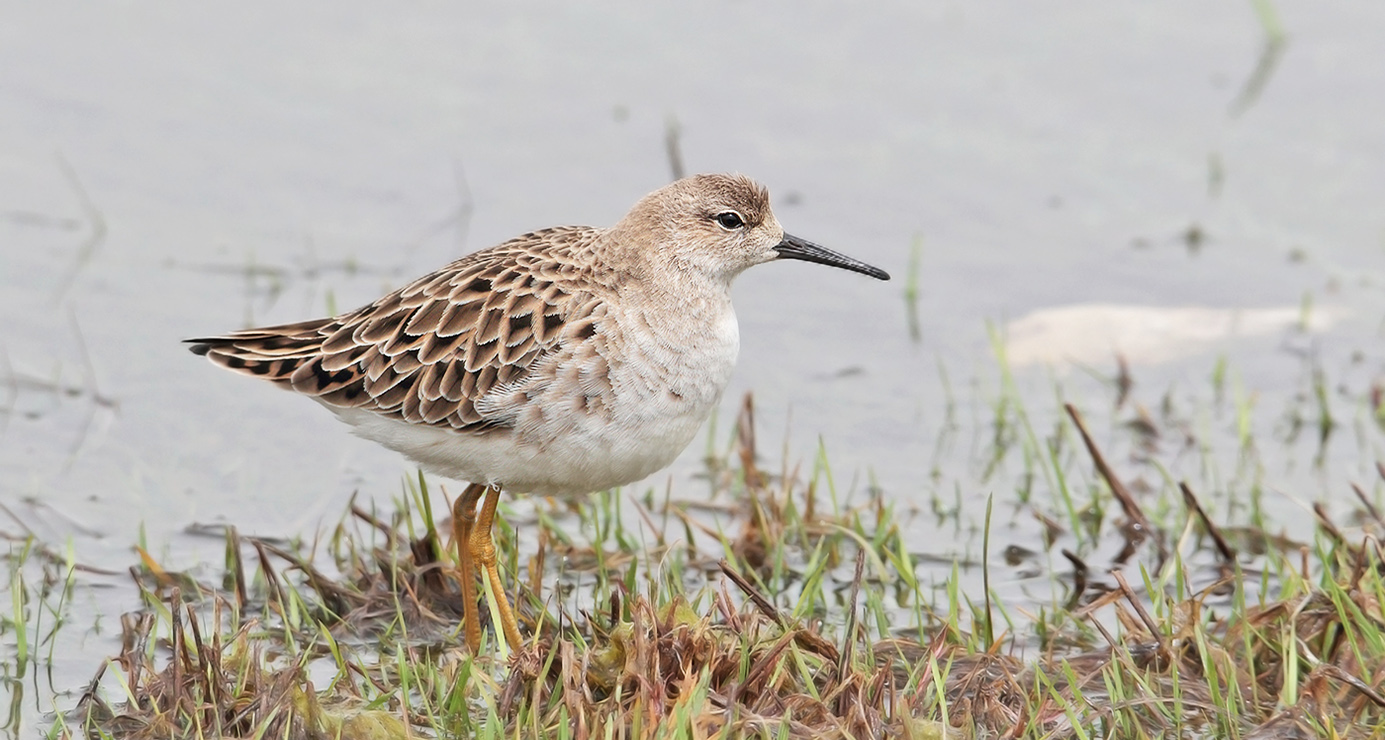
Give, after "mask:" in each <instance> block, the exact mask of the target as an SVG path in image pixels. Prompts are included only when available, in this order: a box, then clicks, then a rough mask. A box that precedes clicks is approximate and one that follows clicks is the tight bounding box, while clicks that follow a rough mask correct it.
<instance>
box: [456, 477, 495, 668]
mask: <svg viewBox="0 0 1385 740" xmlns="http://www.w3.org/2000/svg"><path fill="white" fill-rule="evenodd" d="M486 490H487V489H486V487H485V486H481V485H477V484H475V483H473V484H471V485H469V486H467V487H466V490H465V491H463V492H462V495H461V496H458V497H457V500H456V501H455V502H453V504H452V541H453V542H455V543H457V566H458V568H459V569H460V570H461V571H462V622H463V624H464V625H465V627H466V644H467V646H468V647H470V648H471V652H472V654H475V653H476V651H477V650H480V649H481V622H480V618H481V615H480V614H479V613H478V612H477V610H476V563H475V562H474V561H473V560H472V554H471V552H472V548H471V537H472V532H473V531H474V529H475V525H476V502H477V501H480V500H481V497H482V496H483V495H485V493H486ZM489 526H490V525H489V524H487V527H488V528H489Z"/></svg>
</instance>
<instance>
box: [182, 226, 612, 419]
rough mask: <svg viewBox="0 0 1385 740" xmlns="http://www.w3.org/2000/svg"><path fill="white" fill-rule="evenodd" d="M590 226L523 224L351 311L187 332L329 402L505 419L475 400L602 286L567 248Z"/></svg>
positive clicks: (517, 371) (540, 351) (521, 372)
mask: <svg viewBox="0 0 1385 740" xmlns="http://www.w3.org/2000/svg"><path fill="white" fill-rule="evenodd" d="M600 233H601V232H600V230H598V229H593V228H589V227H584V226H569V227H561V228H554V229H545V230H543V231H536V232H532V233H529V234H525V235H524V236H520V237H517V238H515V239H512V240H510V241H508V242H505V243H503V244H500V245H498V246H496V247H492V248H490V249H486V250H482V251H480V252H476V253H474V254H470V255H467V256H466V257H463V258H462V259H460V260H457V261H456V262H453V263H452V264H450V265H448V266H446V267H444V268H443V269H441V270H438V271H437V272H434V273H432V274H430V275H426V276H424V277H422V278H419V279H418V280H415V281H414V282H412V283H410V284H408V285H406V286H404V287H402V288H400V289H399V290H396V291H394V292H393V293H390V294H389V295H386V296H384V297H383V298H380V299H379V300H377V301H375V302H374V303H371V304H370V305H368V306H365V307H363V308H360V309H357V310H355V311H351V312H350V313H346V314H342V315H340V316H337V317H334V318H329V319H318V320H314V321H304V322H300V323H296V324H285V325H282V326H269V327H263V328H258V329H247V330H245V331H239V332H234V333H231V334H226V335H223V336H217V337H200V338H196V339H189V340H188V342H189V343H191V344H192V345H193V346H192V350H193V351H194V352H196V353H198V354H201V355H206V356H207V357H208V358H209V359H211V360H212V361H213V362H215V363H217V364H218V365H221V366H223V367H226V368H229V369H231V370H235V371H237V372H240V373H243V374H245V375H250V376H254V377H259V378H264V379H266V380H270V381H272V382H274V383H277V384H279V385H281V386H286V387H288V388H291V389H292V390H294V391H296V392H298V393H302V394H304V395H307V396H312V397H315V398H317V399H318V400H320V401H322V402H323V403H326V404H329V405H332V406H338V407H346V408H361V409H365V410H369V411H374V412H376V413H379V414H382V415H385V416H391V417H396V418H399V419H402V420H404V421H406V422H409V423H411V424H426V425H433V426H437V427H443V428H451V429H454V430H457V431H461V432H475V431H482V430H485V429H493V428H496V427H505V426H510V425H511V424H513V414H512V413H506V411H507V410H505V409H503V408H502V409H497V410H495V411H493V412H492V413H489V414H484V413H482V412H480V411H478V410H477V408H476V401H478V400H479V399H480V398H481V397H482V396H483V395H485V394H486V393H487V392H488V391H490V390H491V389H492V388H495V387H497V386H504V385H508V384H518V383H520V381H523V380H524V379H525V378H526V377H527V376H529V374H530V373H531V372H533V370H534V368H535V367H536V366H537V365H538V363H540V362H541V361H542V360H544V359H545V358H546V357H549V356H550V355H552V354H553V353H554V352H555V351H557V350H558V349H559V348H560V347H562V346H563V344H564V343H565V342H566V341H567V339H568V338H569V337H575V338H577V339H582V338H584V337H583V336H580V335H581V334H582V333H583V329H584V327H589V326H590V322H585V323H584V322H582V321H581V320H582V319H584V318H587V317H588V316H589V314H590V313H591V311H592V309H593V308H594V306H595V305H596V304H597V303H598V298H599V297H601V296H602V295H603V294H608V292H609V291H608V290H607V289H606V288H607V287H608V286H607V285H606V283H607V280H606V279H602V277H601V276H597V275H595V274H593V272H592V271H591V270H590V269H589V266H588V264H584V263H583V261H582V260H580V259H575V258H574V252H575V251H576V252H580V251H581V249H582V248H583V247H584V246H585V245H586V244H587V243H588V242H590V241H591V240H592V239H594V238H595V237H596V236H598V235H599V234H600ZM607 277H609V276H607Z"/></svg>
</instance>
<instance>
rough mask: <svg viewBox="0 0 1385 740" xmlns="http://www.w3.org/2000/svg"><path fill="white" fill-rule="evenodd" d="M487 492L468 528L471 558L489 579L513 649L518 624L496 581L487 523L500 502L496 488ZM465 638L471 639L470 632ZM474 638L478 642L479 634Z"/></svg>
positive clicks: (517, 643)
mask: <svg viewBox="0 0 1385 740" xmlns="http://www.w3.org/2000/svg"><path fill="white" fill-rule="evenodd" d="M468 490H470V489H468ZM488 494H489V495H487V496H486V497H485V498H484V499H483V500H482V501H481V512H480V515H479V516H477V517H476V522H475V526H474V527H472V528H471V533H470V534H471V542H470V547H471V557H472V559H473V560H475V561H476V562H477V563H478V564H479V565H480V566H481V568H482V569H483V570H485V571H486V577H487V578H488V579H490V584H491V591H492V592H493V593H494V594H495V603H496V608H497V609H498V610H499V612H500V614H499V617H500V626H501V628H503V629H504V630H505V640H506V642H509V643H510V648H511V649H512V650H513V649H518V648H519V646H521V645H523V644H524V641H523V640H522V639H521V638H520V636H519V624H518V623H516V622H515V615H514V612H513V611H511V610H510V602H509V600H508V599H506V598H505V586H504V584H502V583H501V582H500V567H499V566H498V565H497V564H496V557H495V541H494V540H493V539H491V524H492V523H494V522H495V507H496V506H498V505H499V504H500V489H499V488H492V489H490V490H489V491H488ZM467 639H468V640H470V639H471V635H470V633H468V635H467ZM477 639H478V641H479V639H480V636H479V635H478V636H477ZM472 650H473V651H474V650H475V648H474V647H473V648H472Z"/></svg>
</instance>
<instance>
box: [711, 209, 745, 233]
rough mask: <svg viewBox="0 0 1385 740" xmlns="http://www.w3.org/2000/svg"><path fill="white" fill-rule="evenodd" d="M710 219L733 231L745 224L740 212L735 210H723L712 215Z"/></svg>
mask: <svg viewBox="0 0 1385 740" xmlns="http://www.w3.org/2000/svg"><path fill="white" fill-rule="evenodd" d="M712 220H714V221H716V222H717V225H718V226H720V227H721V228H723V229H726V230H727V231H735V230H736V229H739V228H740V227H742V226H745V221H743V220H741V214H739V213H736V212H735V211H723V212H722V213H718V214H717V215H715V216H713V217H712Z"/></svg>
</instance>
